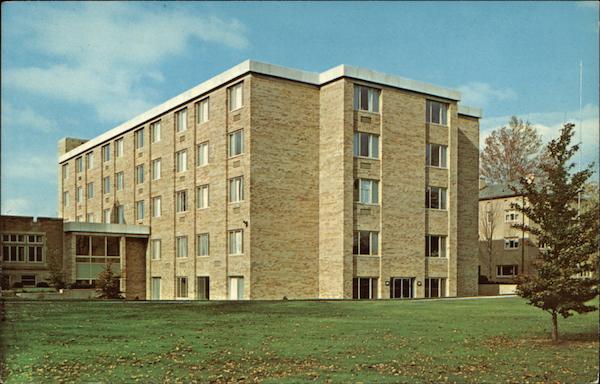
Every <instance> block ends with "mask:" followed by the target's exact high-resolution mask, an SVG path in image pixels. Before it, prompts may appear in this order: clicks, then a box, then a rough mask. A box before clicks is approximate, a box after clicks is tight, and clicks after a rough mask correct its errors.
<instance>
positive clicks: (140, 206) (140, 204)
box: [135, 200, 144, 220]
mask: <svg viewBox="0 0 600 384" xmlns="http://www.w3.org/2000/svg"><path fill="white" fill-rule="evenodd" d="M135 219H136V220H144V200H140V201H136V202H135Z"/></svg>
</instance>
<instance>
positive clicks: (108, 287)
mask: <svg viewBox="0 0 600 384" xmlns="http://www.w3.org/2000/svg"><path fill="white" fill-rule="evenodd" d="M96 288H97V289H99V290H100V291H101V293H100V298H103V299H121V298H122V297H121V290H120V288H119V278H118V276H117V275H116V274H115V273H114V272H113V270H112V267H111V263H109V264H107V265H106V267H105V269H104V271H102V272H100V273H99V274H98V278H97V279H96Z"/></svg>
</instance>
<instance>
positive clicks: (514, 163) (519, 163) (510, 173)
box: [479, 116, 546, 184]
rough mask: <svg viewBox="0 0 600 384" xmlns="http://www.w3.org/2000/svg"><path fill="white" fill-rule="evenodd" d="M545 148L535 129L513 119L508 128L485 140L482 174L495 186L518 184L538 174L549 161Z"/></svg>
mask: <svg viewBox="0 0 600 384" xmlns="http://www.w3.org/2000/svg"><path fill="white" fill-rule="evenodd" d="M542 148H543V147H542V138H541V136H540V135H539V134H538V133H537V130H536V129H535V127H534V126H533V125H531V123H530V122H529V121H525V122H524V121H523V120H522V119H518V118H517V117H516V116H513V117H511V119H510V121H509V122H508V127H506V126H504V127H502V128H500V129H498V130H494V131H492V133H491V134H490V135H489V136H488V137H487V138H486V139H485V147H484V149H483V150H482V151H481V154H480V161H479V164H480V174H481V176H483V177H484V178H485V179H486V181H487V182H488V183H492V184H498V183H511V182H518V181H519V179H520V178H521V177H525V176H526V175H527V174H531V173H532V172H533V173H537V172H538V168H539V166H540V164H541V162H542V161H544V159H545V158H546V155H545V154H544V152H542ZM536 176H537V175H536Z"/></svg>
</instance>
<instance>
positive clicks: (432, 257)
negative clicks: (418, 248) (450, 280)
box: [425, 256, 448, 260]
mask: <svg viewBox="0 0 600 384" xmlns="http://www.w3.org/2000/svg"><path fill="white" fill-rule="evenodd" d="M425 258H426V259H427V260H448V256H444V257H441V256H425Z"/></svg>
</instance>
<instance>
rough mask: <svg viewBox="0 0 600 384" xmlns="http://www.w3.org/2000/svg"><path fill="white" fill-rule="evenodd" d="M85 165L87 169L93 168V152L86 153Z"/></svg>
mask: <svg viewBox="0 0 600 384" xmlns="http://www.w3.org/2000/svg"><path fill="white" fill-rule="evenodd" d="M85 165H86V167H87V169H92V168H94V152H90V153H86V155H85Z"/></svg>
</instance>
